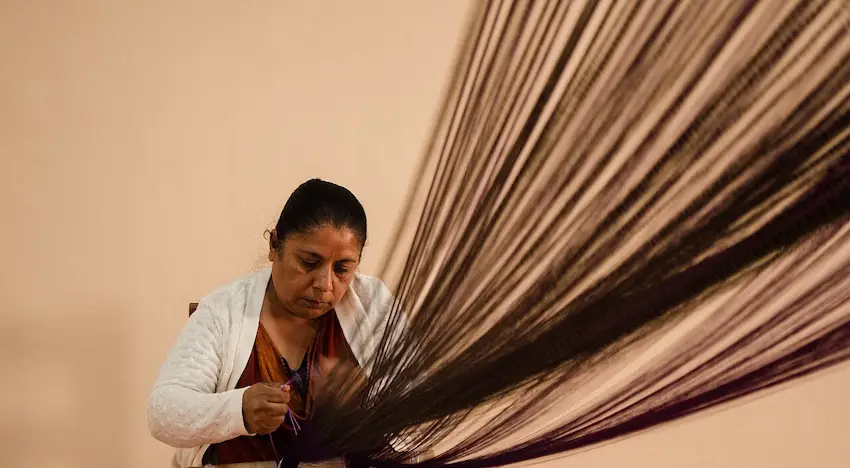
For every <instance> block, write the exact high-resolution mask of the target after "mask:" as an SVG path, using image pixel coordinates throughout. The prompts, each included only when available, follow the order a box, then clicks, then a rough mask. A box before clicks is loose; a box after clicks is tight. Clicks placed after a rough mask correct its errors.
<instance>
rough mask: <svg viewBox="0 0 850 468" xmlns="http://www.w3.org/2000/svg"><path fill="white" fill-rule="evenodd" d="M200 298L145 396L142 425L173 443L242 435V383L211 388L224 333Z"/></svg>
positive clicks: (205, 441)
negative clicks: (229, 387)
mask: <svg viewBox="0 0 850 468" xmlns="http://www.w3.org/2000/svg"><path fill="white" fill-rule="evenodd" d="M212 307H214V305H210V304H208V303H205V302H203V301H202V302H201V304H199V306H198V309H197V310H196V311H195V312H194V313H193V314H192V316H191V317H190V318H189V320H188V322H187V323H186V326H185V327H184V328H183V330H182V332H181V333H180V335H179V337H178V338H177V341H176V342H175V344H174V345H173V346H172V348H171V350H170V351H169V353H168V356H167V358H166V360H165V363H164V364H163V365H162V367H161V369H160V372H159V377H158V378H157V380H156V383H155V384H154V387H153V390H152V391H151V394H150V397H149V398H148V408H147V416H148V428H149V430H150V432H151V435H153V437H154V438H156V439H157V440H159V441H161V442H163V443H165V444H168V445H170V446H172V447H177V448H190V447H198V446H202V445H205V444H214V443H218V442H223V441H225V440H230V439H233V438H236V437H238V436H241V435H248V432H247V431H246V430H245V425H244V422H243V419H242V394H243V393H244V392H245V390H246V389H245V388H242V389H236V390H230V391H226V392H222V393H216V387H217V383H218V379H219V375H220V373H221V372H220V371H221V365H222V355H223V354H224V346H225V345H226V341H227V340H226V337H225V334H224V333H223V331H222V327H221V324H220V323H219V322H218V321H217V320H216V317H215V315H216V314H214V313H213V309H212Z"/></svg>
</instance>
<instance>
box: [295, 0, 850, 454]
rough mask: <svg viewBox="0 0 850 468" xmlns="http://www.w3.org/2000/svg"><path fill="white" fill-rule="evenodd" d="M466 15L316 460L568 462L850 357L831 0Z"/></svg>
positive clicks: (516, 5)
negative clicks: (372, 335) (355, 373)
mask: <svg viewBox="0 0 850 468" xmlns="http://www.w3.org/2000/svg"><path fill="white" fill-rule="evenodd" d="M476 6H477V9H476V11H475V12H474V14H473V15H472V20H471V21H470V26H469V32H468V35H467V37H466V40H465V42H464V43H463V47H462V48H461V50H460V52H459V54H458V59H457V62H456V65H455V71H454V74H453V75H452V78H451V81H450V86H449V89H448V90H447V93H446V98H445V102H444V106H443V108H442V111H441V113H440V114H439V117H438V121H437V124H436V125H435V128H434V132H433V137H432V139H431V141H430V144H429V145H428V149H427V151H426V154H425V156H424V158H423V162H422V167H421V171H420V173H425V174H426V177H425V181H426V182H423V183H420V184H419V185H416V186H414V187H413V188H412V190H411V193H410V197H409V200H408V202H407V207H406V210H405V213H407V214H408V215H407V216H405V217H404V218H403V219H402V220H401V222H400V223H399V228H398V230H397V232H396V235H395V241H394V242H393V244H392V248H391V249H390V254H389V255H388V257H387V260H386V262H385V265H384V268H383V269H382V273H381V276H382V277H383V278H384V279H385V280H386V281H387V282H388V283H389V284H390V285H391V288H392V289H393V291H394V293H395V302H394V303H393V305H392V313H391V314H390V315H389V316H388V317H387V320H386V321H385V322H382V323H378V324H364V325H363V326H364V327H375V328H381V329H380V330H373V331H377V332H380V333H382V335H381V336H382V339H381V341H380V342H379V345H378V346H377V348H376V349H375V350H374V352H373V353H372V355H371V357H370V358H369V362H368V365H369V367H370V370H371V375H370V379H369V383H368V384H367V385H366V387H365V388H363V390H362V392H361V393H360V394H359V395H358V396H357V397H356V398H349V399H343V398H338V397H334V396H333V394H330V395H328V396H325V397H324V398H321V399H319V401H317V402H316V406H315V407H316V412H315V414H314V415H313V418H312V420H311V421H310V424H309V426H310V427H309V429H308V430H305V431H304V433H303V434H302V436H303V437H304V439H303V440H304V447H305V448H304V460H305V461H306V460H311V459H322V458H328V457H331V456H336V455H345V456H347V457H348V459H350V460H352V461H359V462H360V463H361V464H363V465H371V466H376V467H394V466H401V465H405V464H406V465H409V466H413V465H423V466H434V467H437V466H446V465H449V466H456V467H490V466H501V465H506V464H511V463H516V462H521V461H526V460H532V459H538V458H541V457H547V456H553V455H561V454H568V453H569V452H570V451H573V450H576V449H579V448H582V447H587V446H589V445H591V444H598V443H600V442H603V441H609V440H613V439H616V438H619V437H622V436H625V435H628V434H632V433H635V432H637V431H642V430H645V429H648V428H651V427H654V426H657V425H659V424H662V423H665V422H668V421H672V420H674V419H677V418H681V417H684V416H687V415H691V414H693V413H695V412H697V411H701V410H704V409H706V408H709V407H713V406H716V405H718V404H721V403H725V402H729V401H730V400H734V399H740V398H742V397H744V396H747V395H750V394H753V393H754V392H758V391H761V390H763V389H766V388H769V387H773V386H776V385H779V384H782V383H784V382H788V381H789V380H793V379H799V378H800V377H802V376H805V375H808V374H811V373H812V372H815V371H818V370H820V369H824V368H826V367H829V366H833V365H836V364H838V363H840V362H842V361H845V360H846V359H847V358H848V357H850V304H848V299H850V274H848V273H850V216H849V215H850V99H848V97H850V26H849V25H850V14H848V7H847V5H846V4H845V2H844V1H843V0H810V1H803V0H727V1H723V0H717V1H712V2H701V1H674V0H670V1H663V0H659V1H649V2H644V1H630V0H627V1H613V0H609V1H602V0H598V1H594V0H583V1H582V0H576V1H556V0H551V1H550V0H524V1H518V0H517V1H513V0H490V1H486V2H478V3H476ZM354 378H355V377H352V376H347V375H342V374H339V375H335V376H334V379H335V380H334V381H335V382H336V384H337V386H338V387H339V388H348V387H350V384H351V382H352V381H353V379H354ZM423 454H426V456H424V457H422V456H419V455H423ZM417 456H419V457H418V458H417Z"/></svg>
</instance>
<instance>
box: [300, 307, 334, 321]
mask: <svg viewBox="0 0 850 468" xmlns="http://www.w3.org/2000/svg"><path fill="white" fill-rule="evenodd" d="M331 309H332V307H328V306H324V307H313V306H306V305H301V304H299V305H298V308H297V309H296V311H295V312H296V313H295V315H296V316H298V317H300V318H304V319H317V318H319V317H321V316H323V315H325V314H326V313H328V312H330V310H331Z"/></svg>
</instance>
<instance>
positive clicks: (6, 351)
mask: <svg viewBox="0 0 850 468" xmlns="http://www.w3.org/2000/svg"><path fill="white" fill-rule="evenodd" d="M29 312H30V313H24V314H20V315H16V316H11V315H10V314H3V315H2V316H0V362H3V363H4V366H3V367H4V368H5V372H3V373H2V374H0V391H2V394H3V395H4V397H5V398H3V400H2V401H3V403H2V404H0V440H2V443H0V456H1V457H2V458H3V462H2V466H4V467H15V468H17V467H40V468H47V467H51V468H52V467H63V468H83V467H106V466H121V465H122V464H125V463H126V462H127V461H128V460H127V459H126V456H127V454H128V447H129V445H128V444H129V442H130V441H129V440H128V437H129V434H131V433H132V431H131V430H130V429H131V428H130V426H131V415H130V414H129V412H128V409H129V408H130V405H129V404H128V400H129V399H130V398H131V396H130V386H131V384H132V379H131V378H130V376H131V373H132V372H133V370H132V369H131V368H130V366H129V365H128V364H129V362H130V360H129V359H128V353H127V346H128V343H129V341H128V338H129V336H130V333H129V332H130V330H129V326H128V325H129V324H128V323H126V322H124V321H122V319H121V317H122V316H126V314H125V313H122V312H123V311H120V310H119V309H118V308H116V307H110V306H108V305H104V306H101V307H91V308H87V309H85V310H76V311H71V310H68V311H67V312H68V313H67V315H65V317H74V318H75V320H68V319H67V318H59V317H57V318H54V319H52V320H51V319H47V318H44V315H43V314H39V313H38V311H35V310H33V311H29ZM72 312H73V313H72ZM103 317H111V318H112V319H114V320H103Z"/></svg>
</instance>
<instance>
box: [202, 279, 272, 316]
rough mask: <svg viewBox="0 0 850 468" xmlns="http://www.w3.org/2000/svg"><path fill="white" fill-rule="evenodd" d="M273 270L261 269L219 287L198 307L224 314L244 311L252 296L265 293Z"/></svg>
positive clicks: (205, 297) (203, 299)
mask: <svg viewBox="0 0 850 468" xmlns="http://www.w3.org/2000/svg"><path fill="white" fill-rule="evenodd" d="M270 275H271V269H269V268H261V269H258V270H256V271H253V272H251V273H250V274H247V275H245V276H242V277H241V278H238V279H236V280H233V281H230V282H229V283H227V284H224V285H222V286H219V287H218V288H216V289H214V290H213V291H212V292H210V293H209V294H207V295H205V296H204V297H202V298H201V299H200V301H199V304H198V307H201V306H206V307H208V308H210V309H211V311H212V312H214V313H215V312H218V313H224V314H227V313H228V312H232V311H244V310H245V308H246V307H247V306H248V304H249V302H250V300H251V298H252V296H256V295H257V293H258V290H259V291H265V285H266V284H267V283H268V280H269V276H270Z"/></svg>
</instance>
